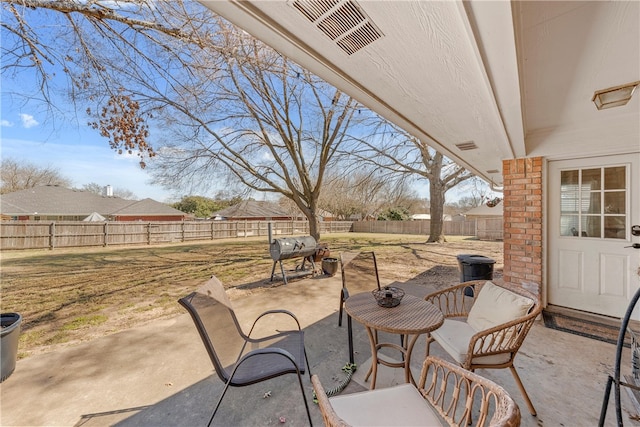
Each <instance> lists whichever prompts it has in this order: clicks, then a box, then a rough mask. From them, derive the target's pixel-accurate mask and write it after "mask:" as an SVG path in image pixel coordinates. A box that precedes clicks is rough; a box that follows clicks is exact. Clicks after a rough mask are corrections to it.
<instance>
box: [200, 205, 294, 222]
mask: <svg viewBox="0 0 640 427" xmlns="http://www.w3.org/2000/svg"><path fill="white" fill-rule="evenodd" d="M212 218H213V219H216V220H228V221H242V220H247V221H278V220H292V219H304V218H303V217H302V213H300V214H299V215H297V216H295V215H292V214H291V213H290V212H288V211H287V210H285V209H283V208H282V207H281V206H280V205H279V204H277V203H275V202H267V201H257V200H245V201H244V202H240V203H238V204H235V205H233V206H229V207H228V208H225V209H222V210H220V211H218V212H214V214H213V215H212Z"/></svg>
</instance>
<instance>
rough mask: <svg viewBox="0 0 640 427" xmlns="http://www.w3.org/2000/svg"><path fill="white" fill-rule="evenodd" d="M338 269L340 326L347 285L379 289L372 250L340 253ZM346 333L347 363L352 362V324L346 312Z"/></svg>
mask: <svg viewBox="0 0 640 427" xmlns="http://www.w3.org/2000/svg"><path fill="white" fill-rule="evenodd" d="M340 271H341V273H342V290H341V291H340V312H339V314H338V326H342V313H343V312H344V302H345V301H346V300H347V298H349V287H350V288H351V289H352V290H353V289H358V292H366V291H372V290H373V289H375V287H377V288H378V289H380V278H379V276H378V263H377V261H376V254H375V253H374V252H373V251H369V252H359V253H357V254H355V255H354V254H348V255H345V254H342V253H341V254H340ZM347 334H348V337H349V363H351V364H354V363H355V361H354V356H353V325H352V320H351V316H349V314H348V313H347Z"/></svg>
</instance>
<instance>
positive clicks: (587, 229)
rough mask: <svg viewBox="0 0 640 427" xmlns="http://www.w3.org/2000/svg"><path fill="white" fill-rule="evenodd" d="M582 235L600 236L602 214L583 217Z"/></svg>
mask: <svg viewBox="0 0 640 427" xmlns="http://www.w3.org/2000/svg"><path fill="white" fill-rule="evenodd" d="M580 237H600V216H595V215H586V216H583V217H582V227H581V229H580Z"/></svg>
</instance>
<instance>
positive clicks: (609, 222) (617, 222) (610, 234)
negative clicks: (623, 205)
mask: <svg viewBox="0 0 640 427" xmlns="http://www.w3.org/2000/svg"><path fill="white" fill-rule="evenodd" d="M625 229H626V227H625V219H624V217H623V216H605V217H604V237H606V238H607V239H625V238H626V237H627V236H626V233H625Z"/></svg>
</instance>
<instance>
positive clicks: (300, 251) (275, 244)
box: [269, 236, 316, 284]
mask: <svg viewBox="0 0 640 427" xmlns="http://www.w3.org/2000/svg"><path fill="white" fill-rule="evenodd" d="M269 252H270V253H271V259H272V260H273V268H272V269H271V281H272V282H273V280H274V279H275V277H276V274H275V271H276V265H277V264H280V272H281V273H282V280H283V281H284V283H285V284H287V274H286V272H285V269H284V265H283V263H282V261H284V260H288V259H299V258H302V262H301V263H300V264H298V265H297V266H296V267H295V269H294V270H293V273H292V274H290V276H291V277H301V276H307V275H309V274H313V273H314V272H315V269H316V265H315V262H314V255H315V254H316V239H314V238H313V236H298V237H283V238H281V239H273V240H271V247H270V249H269ZM307 263H308V264H310V267H308V266H307Z"/></svg>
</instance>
